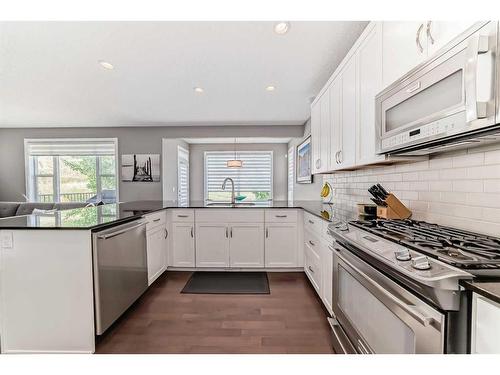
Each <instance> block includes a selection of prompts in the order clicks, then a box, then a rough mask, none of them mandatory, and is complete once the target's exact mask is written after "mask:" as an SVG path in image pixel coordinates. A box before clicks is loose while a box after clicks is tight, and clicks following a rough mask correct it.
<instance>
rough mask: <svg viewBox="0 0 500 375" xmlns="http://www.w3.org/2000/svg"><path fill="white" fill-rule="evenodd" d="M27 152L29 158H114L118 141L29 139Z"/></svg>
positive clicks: (26, 145) (26, 143) (26, 144)
mask: <svg viewBox="0 0 500 375" xmlns="http://www.w3.org/2000/svg"><path fill="white" fill-rule="evenodd" d="M25 151H26V153H27V154H28V155H29V156H89V155H90V156H97V155H113V156H114V155H115V151H116V140H114V139H86V140H72V139H50V140H43V139H42V140H40V139H27V140H26V142H25Z"/></svg>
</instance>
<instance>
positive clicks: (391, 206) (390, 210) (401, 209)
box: [377, 194, 411, 219]
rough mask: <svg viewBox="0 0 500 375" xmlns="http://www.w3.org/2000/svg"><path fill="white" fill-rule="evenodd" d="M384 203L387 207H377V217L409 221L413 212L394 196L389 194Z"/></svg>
mask: <svg viewBox="0 0 500 375" xmlns="http://www.w3.org/2000/svg"><path fill="white" fill-rule="evenodd" d="M384 202H385V203H386V204H387V206H386V207H385V206H377V217H379V218H381V219H408V218H409V217H410V216H411V211H410V210H409V209H408V208H407V207H406V206H405V205H404V204H403V203H401V201H400V200H399V199H398V198H396V196H395V195H394V194H389V195H388V196H387V198H385V200H384Z"/></svg>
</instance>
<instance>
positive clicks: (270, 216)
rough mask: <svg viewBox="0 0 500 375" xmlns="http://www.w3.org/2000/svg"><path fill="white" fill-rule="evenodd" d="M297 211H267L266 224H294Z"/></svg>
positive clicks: (288, 209)
mask: <svg viewBox="0 0 500 375" xmlns="http://www.w3.org/2000/svg"><path fill="white" fill-rule="evenodd" d="M296 222H297V210H294V209H290V208H287V209H277V208H275V209H267V210H266V223H296Z"/></svg>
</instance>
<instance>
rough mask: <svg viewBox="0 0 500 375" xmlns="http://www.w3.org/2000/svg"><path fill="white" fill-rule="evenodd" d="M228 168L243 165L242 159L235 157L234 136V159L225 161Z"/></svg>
mask: <svg viewBox="0 0 500 375" xmlns="http://www.w3.org/2000/svg"><path fill="white" fill-rule="evenodd" d="M227 167H228V168H241V167H243V161H241V160H239V159H237V158H236V138H234V159H232V160H228V161H227Z"/></svg>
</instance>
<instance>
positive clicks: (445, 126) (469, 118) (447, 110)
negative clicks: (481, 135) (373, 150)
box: [376, 22, 497, 153]
mask: <svg viewBox="0 0 500 375" xmlns="http://www.w3.org/2000/svg"><path fill="white" fill-rule="evenodd" d="M496 49H497V24H496V22H490V23H487V24H486V25H484V26H483V27H481V28H480V29H479V30H477V31H476V32H474V33H473V34H471V35H470V36H469V37H467V38H464V39H463V40H462V41H461V42H459V43H456V44H455V45H452V46H451V47H450V48H448V49H447V50H445V51H444V52H442V53H441V54H440V55H438V56H437V57H435V58H433V59H431V60H429V61H428V62H426V63H424V64H422V65H421V66H419V67H417V68H415V69H414V70H413V71H412V72H410V73H408V75H406V76H404V77H403V78H401V79H400V80H399V81H397V82H396V83H394V84H393V85H391V86H390V87H389V88H387V89H386V90H384V91H383V92H381V93H380V94H378V95H377V97H376V111H377V115H376V118H377V126H378V129H379V132H380V138H379V145H378V146H379V151H380V152H382V153H383V152H393V151H396V150H399V149H402V148H405V147H414V146H415V145H424V144H427V143H428V142H433V141H437V140H439V139H442V138H447V137H451V136H456V135H458V134H463V133H467V132H471V131H477V130H478V129H482V128H486V127H489V126H492V125H495V123H496V122H495V95H496V91H497V87H496V86H497V85H496V84H495V58H496Z"/></svg>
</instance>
